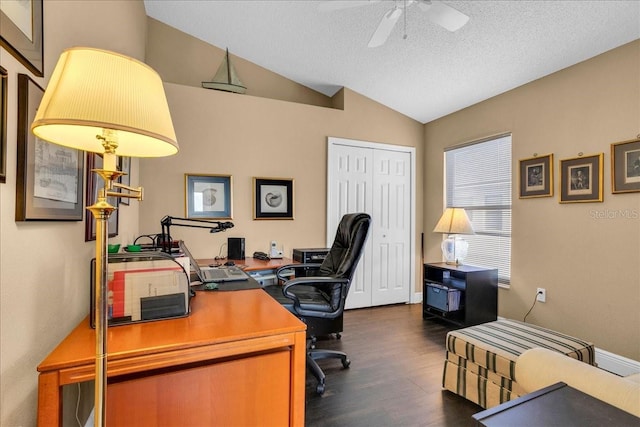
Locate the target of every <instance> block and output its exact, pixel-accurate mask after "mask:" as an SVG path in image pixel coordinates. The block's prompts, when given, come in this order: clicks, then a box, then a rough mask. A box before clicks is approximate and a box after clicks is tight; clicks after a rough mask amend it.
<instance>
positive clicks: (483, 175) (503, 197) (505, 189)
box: [445, 134, 511, 283]
mask: <svg viewBox="0 0 640 427" xmlns="http://www.w3.org/2000/svg"><path fill="white" fill-rule="evenodd" d="M445 183H446V207H456V208H464V209H465V210H466V211H467V214H468V215H469V219H470V220H471V223H472V224H473V228H474V230H475V232H476V234H474V235H466V236H462V237H463V238H464V239H465V240H467V241H468V242H469V254H468V255H467V258H465V261H464V263H465V264H470V265H476V266H481V267H490V268H497V269H498V277H499V281H500V282H501V283H509V280H510V277H511V134H507V135H500V136H497V137H494V138H492V139H489V140H483V141H479V142H474V143H471V144H466V145H464V146H459V147H454V148H451V149H448V150H446V151H445Z"/></svg>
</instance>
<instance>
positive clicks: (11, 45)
mask: <svg viewBox="0 0 640 427" xmlns="http://www.w3.org/2000/svg"><path fill="white" fill-rule="evenodd" d="M42 5H43V0H19V1H0V28H2V32H0V46H2V47H4V48H5V49H6V50H7V51H8V52H9V53H11V55H13V56H14V57H15V58H16V59H17V60H18V61H20V62H21V63H22V65H24V66H25V67H27V69H28V70H29V71H31V72H32V73H33V74H35V75H36V76H38V77H43V76H44V54H43V52H44V49H43V43H44V40H43V32H42V16H43V10H42V7H43V6H42Z"/></svg>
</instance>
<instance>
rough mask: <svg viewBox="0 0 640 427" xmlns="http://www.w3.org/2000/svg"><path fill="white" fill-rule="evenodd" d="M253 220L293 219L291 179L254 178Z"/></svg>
mask: <svg viewBox="0 0 640 427" xmlns="http://www.w3.org/2000/svg"><path fill="white" fill-rule="evenodd" d="M253 219H293V179H291V178H258V177H254V178H253Z"/></svg>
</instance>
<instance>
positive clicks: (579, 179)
mask: <svg viewBox="0 0 640 427" xmlns="http://www.w3.org/2000/svg"><path fill="white" fill-rule="evenodd" d="M603 158H604V153H600V154H594V155H592V156H585V157H576V158H573V159H565V160H561V161H560V203H578V202H601V201H602V161H603Z"/></svg>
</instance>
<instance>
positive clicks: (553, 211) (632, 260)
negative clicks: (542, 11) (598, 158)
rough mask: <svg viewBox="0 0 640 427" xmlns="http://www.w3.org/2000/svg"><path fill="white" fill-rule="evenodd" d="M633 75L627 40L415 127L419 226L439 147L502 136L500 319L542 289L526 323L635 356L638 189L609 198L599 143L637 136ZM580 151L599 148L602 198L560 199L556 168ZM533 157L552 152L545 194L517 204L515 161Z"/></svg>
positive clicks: (639, 108) (431, 237) (430, 236)
mask: <svg viewBox="0 0 640 427" xmlns="http://www.w3.org/2000/svg"><path fill="white" fill-rule="evenodd" d="M639 76H640V41H635V42H632V43H630V44H627V45H625V46H622V47H620V48H618V49H615V50H612V51H610V52H607V53H605V54H602V55H600V56H598V57H595V58H593V59H590V60H588V61H585V62H583V63H580V64H577V65H575V66H573V67H570V68H567V69H565V70H562V71H560V72H557V73H555V74H552V75H550V76H548V77H545V78H543V79H540V80H537V81H535V82H532V83H530V84H527V85H525V86H522V87H519V88H517V89H514V90H512V91H510V92H507V93H505V94H502V95H499V96H496V97H495V98H492V99H489V100H487V101H485V102H482V103H479V104H477V105H474V106H472V107H469V108H467V109H464V110H462V111H459V112H457V113H455V114H451V115H449V116H446V117H444V118H441V119H439V120H435V121H433V122H431V123H428V124H427V125H426V126H425V130H426V133H425V141H426V145H427V148H426V153H425V170H426V176H425V182H426V185H425V222H424V229H425V231H429V230H432V229H433V226H434V225H435V223H436V222H437V220H438V216H439V213H440V212H441V201H442V194H443V190H442V186H443V179H442V169H443V166H442V153H443V148H444V147H448V146H452V145H455V144H459V143H461V142H465V141H471V140H474V139H477V138H481V137H484V136H488V135H492V134H496V133H500V132H505V131H510V132H513V163H512V167H513V177H514V180H513V224H512V227H513V234H512V262H511V279H512V284H511V288H510V289H501V290H500V292H499V315H500V316H504V317H509V318H514V319H519V320H522V319H523V317H524V315H525V314H526V312H527V310H529V308H530V307H531V305H532V303H533V300H534V297H535V293H536V288H537V287H544V288H546V289H547V302H546V303H544V304H541V303H538V304H537V305H536V306H535V308H534V309H533V311H532V312H531V314H530V315H529V317H528V318H527V321H530V322H532V323H535V324H539V325H542V326H545V327H550V328H553V329H556V330H559V331H563V332H566V333H569V334H572V335H576V336H579V337H582V338H584V339H587V340H591V341H593V342H594V343H595V345H596V346H597V347H598V348H601V349H604V350H607V351H610V352H613V353H617V354H620V355H623V356H626V357H629V358H632V359H635V360H640V345H638V343H639V342H640V328H638V325H640V310H638V307H639V306H640V193H631V194H612V193H611V179H610V176H611V158H610V144H611V143H614V142H619V141H624V140H629V139H633V138H635V137H636V135H638V133H640V77H639ZM580 152H582V153H584V155H590V154H595V153H604V189H605V191H604V202H603V203H575V204H559V203H558V197H557V194H558V192H559V189H558V182H559V181H558V180H559V170H558V161H559V160H560V159H567V158H573V157H577V156H578V155H579V153H580ZM534 153H538V154H539V155H544V154H548V153H553V154H554V157H555V163H556V164H555V176H556V185H555V189H554V194H555V196H554V197H553V198H550V197H548V198H540V199H519V198H518V195H519V191H518V178H517V177H518V175H517V173H518V160H519V159H525V158H529V157H532V156H533V155H534ZM625 215H626V216H625ZM601 216H604V217H605V218H601V219H600V217H601ZM425 240H426V245H425V246H426V259H428V260H436V259H439V258H440V250H439V246H438V245H439V242H440V236H439V235H436V234H434V233H429V232H425ZM471 250H473V248H471Z"/></svg>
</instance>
